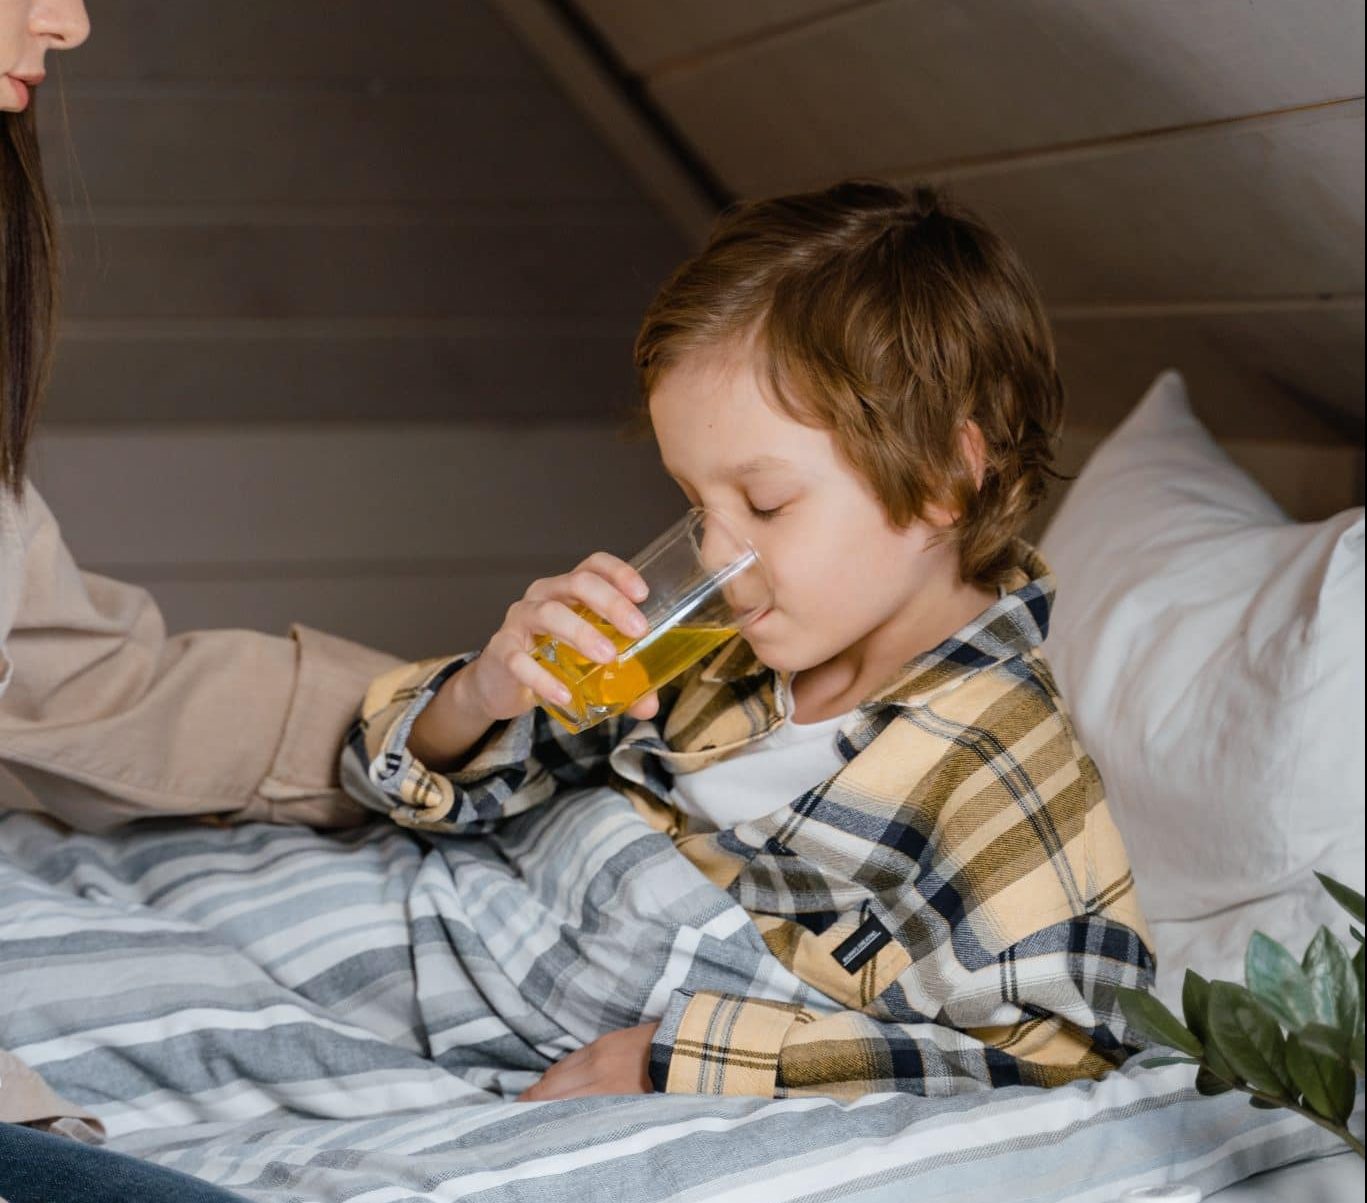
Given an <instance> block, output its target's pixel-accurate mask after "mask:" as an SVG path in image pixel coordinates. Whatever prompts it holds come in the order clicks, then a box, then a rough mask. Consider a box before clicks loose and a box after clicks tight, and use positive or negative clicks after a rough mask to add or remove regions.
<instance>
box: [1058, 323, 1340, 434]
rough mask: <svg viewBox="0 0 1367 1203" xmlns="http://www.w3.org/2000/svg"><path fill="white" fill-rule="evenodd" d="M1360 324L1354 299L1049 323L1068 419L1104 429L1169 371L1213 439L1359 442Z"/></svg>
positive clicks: (1078, 423)
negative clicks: (1181, 379) (1179, 376)
mask: <svg viewBox="0 0 1367 1203" xmlns="http://www.w3.org/2000/svg"><path fill="white" fill-rule="evenodd" d="M1362 318H1363V310H1362V306H1361V304H1360V303H1359V304H1358V305H1356V306H1352V307H1309V308H1305V309H1292V310H1270V311H1264V312H1248V313H1218V312H1216V313H1202V314H1193V315H1187V316H1163V315H1154V316H1150V317H1123V318H1105V317H1101V316H1099V315H1096V316H1093V317H1091V318H1072V319H1068V320H1062V321H1059V320H1056V321H1055V322H1054V332H1055V338H1056V341H1057V344H1058V350H1059V365H1060V370H1061V373H1062V375H1063V379H1064V383H1065V385H1066V386H1067V388H1068V414H1069V421H1070V422H1072V423H1075V424H1077V425H1079V426H1085V427H1091V428H1094V429H1100V430H1106V429H1109V428H1110V427H1112V426H1114V425H1115V424H1116V423H1118V422H1119V421H1121V420H1122V419H1123V418H1124V416H1125V414H1126V413H1128V412H1129V409H1130V407H1131V406H1132V405H1133V404H1134V401H1135V398H1137V397H1139V396H1140V395H1141V394H1142V393H1143V391H1144V390H1145V389H1146V388H1147V387H1148V384H1149V382H1150V381H1151V380H1152V379H1153V378H1154V377H1155V376H1156V375H1157V374H1158V373H1159V372H1160V371H1162V370H1163V369H1164V368H1168V367H1175V368H1178V369H1180V370H1181V371H1182V372H1183V373H1184V374H1185V375H1186V377H1187V383H1188V386H1189V387H1190V390H1191V397H1192V404H1193V406H1194V408H1195V409H1196V412H1197V414H1198V415H1199V416H1200V418H1201V419H1202V421H1204V422H1205V423H1206V425H1207V426H1209V427H1210V428H1211V430H1213V431H1214V432H1215V433H1216V434H1217V435H1218V436H1220V437H1222V438H1231V439H1238V438H1243V439H1278V440H1289V441H1295V442H1304V443H1325V442H1330V443H1333V442H1343V441H1345V440H1351V441H1359V440H1360V439H1361V429H1362V418H1363V410H1362V397H1363V354H1362V349H1363V321H1362ZM1307 399H1308V401H1309V404H1308V405H1307V404H1306V400H1307Z"/></svg>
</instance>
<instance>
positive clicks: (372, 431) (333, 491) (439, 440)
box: [33, 423, 687, 575]
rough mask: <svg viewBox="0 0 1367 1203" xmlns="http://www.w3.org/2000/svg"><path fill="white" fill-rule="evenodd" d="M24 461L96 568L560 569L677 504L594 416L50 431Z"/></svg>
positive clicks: (661, 521)
mask: <svg viewBox="0 0 1367 1203" xmlns="http://www.w3.org/2000/svg"><path fill="white" fill-rule="evenodd" d="M33 475H34V479H35V480H36V481H37V482H38V486H39V488H40V489H41V490H42V491H43V493H44V496H45V497H46V498H47V500H48V502H49V504H50V505H51V506H52V508H53V510H54V512H55V513H57V514H58V515H59V517H60V518H61V520H62V522H63V523H64V528H65V532H66V537H67V539H68V542H69V544H70V546H71V548H72V551H73V553H74V554H75V555H76V556H77V557H78V558H79V559H81V560H83V561H86V562H89V563H92V564H100V565H112V566H118V565H152V564H172V565H180V566H187V565H199V566H206V565H207V566H211V565H216V564H232V565H239V566H251V565H267V566H272V565H291V566H293V567H295V568H296V569H297V568H303V567H306V566H307V565H310V564H315V565H328V566H329V571H335V570H336V566H337V565H346V564H358V563H365V562H373V561H376V560H381V561H390V562H400V561H402V562H412V561H417V562H419V563H422V562H429V563H430V562H435V563H450V562H451V561H452V560H469V559H479V560H481V561H497V560H516V561H518V562H521V561H523V560H526V559H527V558H529V557H537V558H541V559H544V558H548V557H564V558H566V559H568V560H569V561H570V564H571V566H572V565H573V563H577V562H578V560H579V559H581V558H582V557H583V556H584V555H587V554H588V553H589V552H590V551H592V550H595V549H596V548H599V547H604V548H607V549H608V550H622V551H626V552H627V553H628V554H630V553H632V552H635V551H636V550H638V549H639V548H641V547H643V546H644V545H645V544H646V543H647V542H648V541H649V540H650V538H652V537H653V536H654V535H655V534H656V533H658V532H659V531H660V530H662V529H663V528H664V527H665V526H666V525H668V523H669V522H670V521H672V520H673V519H674V518H675V517H676V516H678V515H679V514H681V513H682V512H683V510H684V509H686V508H687V502H686V501H685V500H684V499H683V496H682V494H680V493H679V492H678V489H677V487H676V486H675V485H674V484H673V482H672V481H670V480H669V479H668V477H666V476H665V475H664V473H663V471H662V470H661V468H660V466H659V461H658V457H657V455H656V452H655V448H654V445H653V444H651V443H642V442H636V443H629V442H626V441H624V440H622V439H621V438H620V437H619V432H618V430H617V429H615V428H614V427H613V426H611V425H608V424H601V425H586V424H561V425H539V426H535V427H530V428H525V427H524V428H519V427H515V426H500V427H495V426H475V425H457V424H454V423H443V424H440V425H407V426H402V425H395V426H385V427H380V428H377V427H374V426H359V427H357V426H342V427H338V426H331V427H316V428H311V427H309V426H295V427H285V428H271V427H259V426H258V427H245V428H241V427H239V428H232V427H219V428H213V429H208V428H201V429H191V430H184V429H176V428H171V429H155V428H147V429H143V430H135V431H117V430H115V431H111V430H93V431H91V430H79V429H74V428H67V429H65V430H48V431H47V432H46V433H45V434H44V436H43V437H42V438H40V439H39V441H38V451H37V460H36V464H35V469H34V474H33ZM255 575H260V573H256V574H255Z"/></svg>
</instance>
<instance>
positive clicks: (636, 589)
mask: <svg viewBox="0 0 1367 1203" xmlns="http://www.w3.org/2000/svg"><path fill="white" fill-rule="evenodd" d="M581 567H584V568H588V569H590V570H592V571H593V572H597V573H599V574H600V575H602V576H605V577H607V578H608V580H610V581H611V582H612V583H613V584H614V585H616V586H617V588H619V589H620V590H621V591H622V592H623V593H625V594H626V595H627V596H628V597H629V598H631V600H632V601H637V602H639V601H644V600H645V598H646V596H647V594H648V593H649V592H650V590H649V589H648V588H647V586H646V583H645V578H643V577H642V576H641V574H640V573H639V572H637V571H636V569H634V568H633V567H632V566H631V565H630V564H628V563H627V562H626V561H625V560H623V559H620V558H618V557H617V556H615V555H613V554H612V553H611V552H607V551H595V552H594V553H593V555H591V556H589V558H588V559H587V560H585V561H584V563H583V564H582V565H581Z"/></svg>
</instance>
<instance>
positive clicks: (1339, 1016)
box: [1301, 927, 1362, 1033]
mask: <svg viewBox="0 0 1367 1203" xmlns="http://www.w3.org/2000/svg"><path fill="white" fill-rule="evenodd" d="M1301 968H1302V969H1303V970H1304V971H1305V976H1306V977H1307V978H1309V979H1310V995H1311V998H1312V999H1313V1000H1314V1006H1315V1018H1316V1019H1317V1020H1318V1021H1319V1022H1320V1023H1327V1024H1329V1025H1330V1026H1331V1027H1336V1028H1338V1029H1339V1030H1340V1031H1341V1032H1344V1033H1351V1032H1353V1031H1354V1030H1355V1028H1356V1027H1357V1025H1358V1024H1359V1023H1360V1022H1361V1015H1362V988H1361V986H1359V985H1358V980H1357V976H1356V975H1355V974H1354V972H1353V963H1352V962H1351V961H1350V960H1349V959H1348V954H1347V953H1346V952H1345V951H1344V950H1343V945H1342V944H1340V943H1339V942H1338V940H1337V939H1335V938H1334V934H1333V933H1332V932H1331V931H1330V930H1329V929H1328V928H1327V927H1321V928H1320V929H1319V931H1317V932H1316V933H1315V938H1314V939H1313V940H1311V941H1310V947H1309V948H1307V949H1306V950H1305V958H1304V959H1303V960H1302V961H1301Z"/></svg>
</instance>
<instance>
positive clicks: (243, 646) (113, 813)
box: [0, 485, 398, 830]
mask: <svg viewBox="0 0 1367 1203" xmlns="http://www.w3.org/2000/svg"><path fill="white" fill-rule="evenodd" d="M3 504H5V505H6V506H7V507H8V508H9V515H8V517H9V518H10V520H11V521H16V520H17V524H18V533H19V538H18V540H17V545H18V549H19V551H18V555H17V557H16V555H15V552H14V546H15V542H16V541H15V540H10V541H9V546H10V554H9V555H8V556H6V557H5V560H6V562H5V563H4V564H3V565H0V568H3V571H4V572H5V573H6V574H11V575H10V580H11V582H13V581H16V580H17V581H19V582H20V590H19V604H18V610H17V613H16V614H15V617H14V621H13V624H12V626H11V629H10V630H9V632H8V635H7V636H6V635H5V634H4V631H3V629H0V647H3V655H4V658H5V659H7V660H8V661H9V674H10V679H9V684H8V687H7V689H6V690H5V691H4V693H3V694H0V806H3V807H5V808H8V809H31V810H41V811H44V812H46V813H49V814H52V815H54V816H56V817H57V818H59V819H61V820H62V821H63V822H65V823H68V824H69V825H71V826H73V827H77V828H81V829H83V830H100V829H104V828H108V827H112V826H115V825H117V824H119V823H122V822H126V821H128V820H132V819H138V818H145V817H149V816H155V815H216V816H220V817H222V818H225V819H231V820H233V821H245V820H249V819H260V820H268V821H271V822H281V823H305V824H309V825H313V826H343V825H350V824H354V823H357V822H360V821H362V820H363V819H364V817H365V811H364V809H363V808H362V807H360V806H359V805H358V804H357V803H355V802H353V801H352V800H351V799H349V798H348V797H347V796H346V795H345V794H344V793H343V791H342V790H341V788H340V786H339V785H338V782H337V759H338V751H339V749H340V748H341V745H342V742H343V739H344V737H345V734H346V729H347V727H348V725H349V724H350V722H351V720H352V718H353V717H354V715H355V713H356V708H357V705H358V703H359V701H360V698H361V696H362V695H363V694H364V692H365V689H366V686H367V685H368V684H369V682H370V681H371V680H372V679H373V678H374V677H375V676H376V675H377V674H378V673H381V672H384V671H386V670H387V669H389V668H391V667H392V666H393V665H395V664H396V663H398V661H396V660H395V659H393V658H392V657H390V656H386V655H383V654H382V653H379V652H375V651H372V650H370V649H368V648H364V647H361V646H359V645H358V644H354V643H350V642H348V641H346V640H343V639H338V638H335V637H333V636H330V635H325V634H322V633H321V632H317V631H312V630H309V629H308V628H305V627H295V628H294V629H293V630H292V631H291V633H290V636H289V637H287V638H281V637H277V636H271V635H264V634H260V633H257V632H253V631H242V630H224V631H191V632H187V633H185V634H181V635H175V636H170V637H168V636H167V634H166V628H165V624H164V622H163V620H162V616H161V613H160V611H159V610H158V609H157V606H156V603H155V602H154V601H153V600H152V598H151V596H150V595H149V594H148V593H147V592H146V591H145V590H143V589H140V588H137V587H135V586H132V585H127V584H123V583H120V582H118V581H113V580H109V579H107V578H105V577H99V576H95V575H92V574H88V573H82V572H80V571H79V570H78V569H77V567H76V564H75V562H74V561H73V560H72V557H71V554H70V552H69V551H68V550H67V548H66V546H65V544H64V543H63V542H62V538H61V534H60V531H59V530H58V527H57V523H56V521H55V520H54V519H53V517H52V514H51V512H50V511H49V510H48V508H47V506H46V505H45V504H44V503H43V501H42V499H41V498H40V497H39V496H38V494H37V492H36V490H34V489H33V487H32V486H31V485H30V486H29V487H28V488H27V489H26V490H25V494H24V501H23V502H22V503H15V502H14V501H13V498H12V497H6V498H5V499H4V502H3ZM11 533H12V532H11ZM16 558H17V559H18V563H17V565H16V564H15V563H14V560H15V559H16ZM2 626H3V624H0V628H2ZM4 671H5V669H4V665H3V662H0V677H2V676H3V673H4Z"/></svg>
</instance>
